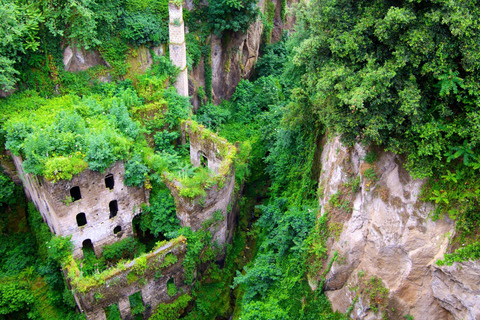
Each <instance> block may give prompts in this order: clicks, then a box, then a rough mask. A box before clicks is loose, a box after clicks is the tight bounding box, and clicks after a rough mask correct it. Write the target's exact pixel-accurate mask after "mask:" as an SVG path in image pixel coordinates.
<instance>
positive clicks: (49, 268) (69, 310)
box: [0, 195, 84, 320]
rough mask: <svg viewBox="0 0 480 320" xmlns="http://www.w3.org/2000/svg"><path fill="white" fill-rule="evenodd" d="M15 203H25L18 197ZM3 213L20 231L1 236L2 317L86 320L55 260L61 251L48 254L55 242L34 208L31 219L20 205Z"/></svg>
mask: <svg viewBox="0 0 480 320" xmlns="http://www.w3.org/2000/svg"><path fill="white" fill-rule="evenodd" d="M16 202H17V203H18V204H20V203H25V200H24V199H23V196H22V195H18V196H17V198H16ZM4 210H5V207H3V208H0V211H1V213H2V215H4V214H6V215H7V220H9V221H11V220H13V221H15V223H16V224H18V227H19V228H20V229H19V230H18V231H17V232H13V231H11V230H8V229H5V231H4V232H2V233H1V234H0V244H1V245H0V255H1V258H0V317H2V318H3V317H6V319H39V320H40V319H71V320H77V319H78V320H80V319H84V316H82V315H79V314H75V310H74V307H75V301H74V299H73V295H72V294H71V292H70V291H69V290H68V289H67V287H66V285H65V282H64V279H63V275H62V273H61V272H60V265H59V264H58V262H57V261H56V258H57V256H56V255H55V254H56V253H59V252H60V251H61V250H51V248H48V252H47V247H48V246H50V244H52V243H53V242H55V240H54V239H52V234H51V233H50V230H49V228H48V226H47V224H46V223H44V222H43V219H42V217H41V215H40V213H39V212H38V211H36V209H35V207H34V206H33V205H30V206H29V210H28V218H27V217H25V212H24V210H25V208H23V207H22V206H20V205H16V207H12V206H9V207H8V211H6V212H5V211H4ZM51 239H52V240H54V241H53V242H52V241H50V240H51ZM46 243H48V246H46ZM67 243H68V244H69V242H67ZM52 253H53V255H52Z"/></svg>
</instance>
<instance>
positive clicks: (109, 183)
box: [105, 173, 115, 190]
mask: <svg viewBox="0 0 480 320" xmlns="http://www.w3.org/2000/svg"><path fill="white" fill-rule="evenodd" d="M114 185H115V180H114V179H113V174H111V173H110V174H107V175H106V176H105V188H108V189H110V190H113V186H114Z"/></svg>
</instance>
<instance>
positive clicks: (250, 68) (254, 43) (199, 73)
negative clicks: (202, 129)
mask: <svg viewBox="0 0 480 320" xmlns="http://www.w3.org/2000/svg"><path fill="white" fill-rule="evenodd" d="M266 1H271V2H272V3H273V4H274V6H275V15H274V18H273V30H272V36H271V42H272V43H274V42H277V41H279V40H280V38H281V36H282V34H283V31H284V30H292V29H293V28H294V23H295V17H294V15H293V13H291V12H290V11H291V10H290V9H291V8H292V5H293V4H294V3H296V2H297V1H296V0H287V1H286V5H285V10H286V11H287V13H288V14H286V16H285V19H284V20H282V18H281V6H282V4H281V2H282V1H281V0H273V1H272V0H259V1H258V3H257V5H258V7H259V8H260V10H261V11H262V12H265V7H266ZM189 2H190V1H187V5H186V8H192V6H193V4H192V3H190V4H189ZM263 30H264V26H263V23H262V21H261V20H260V17H259V18H258V19H257V21H256V22H254V23H253V24H251V25H250V27H249V28H248V30H247V32H246V33H243V32H241V31H238V32H233V33H230V34H225V35H223V37H219V36H217V35H214V34H212V35H211V36H210V48H211V53H210V54H211V68H212V96H213V101H214V103H220V102H221V100H222V99H229V98H230V97H231V96H232V94H233V93H234V92H235V89H236V87H237V85H238V83H239V82H240V81H241V80H242V79H248V78H250V77H251V76H252V75H253V73H254V70H255V63H256V62H257V59H258V58H259V57H260V48H261V45H262V33H263ZM204 68H205V61H204V59H203V58H202V59H201V62H200V63H199V64H198V66H196V67H195V68H193V70H192V71H190V74H189V95H190V96H194V98H193V99H192V103H193V105H194V106H195V107H196V108H198V107H199V105H200V101H199V99H198V96H197V93H198V89H199V87H205V72H204Z"/></svg>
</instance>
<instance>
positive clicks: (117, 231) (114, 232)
mask: <svg viewBox="0 0 480 320" xmlns="http://www.w3.org/2000/svg"><path fill="white" fill-rule="evenodd" d="M120 231H122V227H121V226H116V227H115V228H114V229H113V234H117V233H119V232H120Z"/></svg>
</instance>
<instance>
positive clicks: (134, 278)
mask: <svg viewBox="0 0 480 320" xmlns="http://www.w3.org/2000/svg"><path fill="white" fill-rule="evenodd" d="M185 252H186V239H185V238H184V237H182V236H181V237H179V238H177V239H173V240H171V241H170V242H168V243H166V244H164V245H162V246H160V247H159V248H157V249H155V250H153V251H152V252H150V253H148V254H146V255H144V256H143V257H140V258H137V259H135V260H132V261H130V262H128V263H126V264H125V265H124V266H122V267H119V266H117V267H116V268H115V269H113V270H110V269H109V270H107V271H105V272H104V273H102V274H100V275H95V276H90V277H82V276H81V274H80V271H79V269H78V266H77V265H76V262H75V261H72V262H71V263H70V264H69V265H67V266H66V267H65V271H66V272H65V273H66V275H67V279H68V282H69V284H70V286H71V287H72V288H73V289H74V295H75V300H76V301H77V305H78V306H79V308H80V309H81V311H82V312H84V313H85V314H86V316H87V319H89V320H106V315H105V308H107V307H108V306H110V305H112V304H117V306H118V309H119V311H120V315H121V317H122V319H123V320H130V319H133V318H134V316H133V315H132V312H131V304H130V301H129V297H130V296H132V295H134V294H136V293H138V292H140V295H141V299H142V303H143V305H144V306H145V311H144V312H143V314H142V316H143V319H148V318H149V317H150V316H151V315H152V313H153V311H154V310H155V308H156V307H157V306H158V305H159V304H160V303H171V302H173V301H174V300H176V299H177V298H178V297H179V296H180V295H182V294H185V293H189V292H190V286H188V285H186V284H185V283H184V278H185V271H184V269H183V266H182V262H183V259H184V257H185ZM172 258H173V259H172ZM142 259H143V261H144V262H143V263H142V262H141V260H142ZM70 275H71V276H72V277H71V278H70ZM90 278H92V279H90ZM97 279H101V281H98V280H97ZM169 281H173V283H174V284H175V287H176V291H177V293H176V294H175V295H172V296H170V295H169V294H168V293H167V283H168V282H169Z"/></svg>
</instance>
